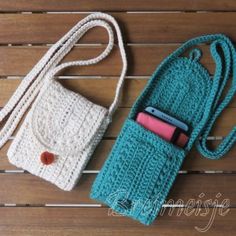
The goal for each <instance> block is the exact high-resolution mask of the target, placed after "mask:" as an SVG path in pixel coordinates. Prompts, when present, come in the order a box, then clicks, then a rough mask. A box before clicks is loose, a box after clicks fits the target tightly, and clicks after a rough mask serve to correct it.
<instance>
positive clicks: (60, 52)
mask: <svg viewBox="0 0 236 236" xmlns="http://www.w3.org/2000/svg"><path fill="white" fill-rule="evenodd" d="M109 23H112V24H113V26H114V28H115V30H116V33H117V38H118V45H119V48H120V52H121V57H122V61H123V69H122V72H121V76H120V79H119V81H118V84H117V88H116V93H115V98H114V101H113V103H112V104H111V106H110V108H109V109H106V108H104V107H102V106H99V105H96V104H94V103H92V102H90V101H89V100H87V99H86V98H84V97H83V96H81V95H79V94H76V93H74V92H72V91H69V90H67V89H66V88H64V87H63V86H62V85H61V84H60V83H59V82H57V81H56V80H55V79H54V76H55V75H56V74H57V73H58V72H59V71H61V70H62V69H64V68H67V67H70V66H77V65H79V66H81V65H91V64H95V63H98V62H99V61H101V60H102V59H104V58H105V57H106V56H107V55H108V54H109V53H110V52H111V50H112V48H113V44H114V36H113V31H112V28H111V26H110V25H109ZM96 26H101V27H104V28H105V29H106V30H107V31H108V35H109V43H108V45H107V47H106V49H105V50H104V51H103V52H102V53H101V54H100V55H99V56H97V57H96V58H93V59H89V60H79V61H72V62H66V63H62V64H60V65H58V66H57V64H58V63H59V62H60V61H61V60H62V59H63V58H64V56H65V55H66V54H67V53H68V52H69V51H70V50H71V49H72V48H73V46H74V44H75V43H76V42H77V41H78V40H79V39H80V38H81V37H82V36H83V35H84V34H85V33H86V32H87V31H88V30H89V29H91V28H93V27H96ZM126 70H127V61H126V54H125V50H124V46H123V40H122V36H121V32H120V29H119V26H118V24H117V22H116V21H115V19H114V18H113V17H111V16H109V15H107V14H104V13H94V14H91V15H89V16H87V17H86V18H84V19H83V20H81V21H80V22H79V23H78V24H77V25H75V26H74V27H73V28H72V29H71V30H70V31H69V32H68V33H67V34H66V35H65V36H63V37H62V38H61V39H60V40H59V41H58V42H57V43H56V44H54V45H53V46H52V47H51V48H50V49H49V50H48V52H47V53H46V54H45V55H44V57H43V58H42V59H41V60H40V61H39V62H38V63H37V64H36V66H35V67H34V68H33V69H32V70H31V72H30V73H29V74H28V75H27V76H26V77H25V78H24V79H23V81H22V82H21V84H20V85H19V87H18V89H17V90H16V91H15V93H14V94H13V96H12V97H11V99H10V100H9V102H8V103H7V104H6V106H5V107H4V108H3V109H2V110H1V112H0V121H2V120H3V119H4V118H5V117H6V116H7V115H8V114H9V113H10V112H11V114H10V116H9V118H8V120H7V122H6V124H5V126H4V127H3V129H2V130H1V132H0V147H1V146H3V145H4V144H5V143H6V141H7V140H8V139H9V137H10V136H11V135H12V133H13V131H14V130H15V128H16V126H17V125H18V123H19V121H20V120H21V118H22V116H23V115H24V113H25V112H26V110H27V108H28V107H29V106H30V104H31V103H32V102H33V100H34V99H35V98H36V97H37V98H36V100H35V102H34V103H33V106H32V108H31V110H30V111H29V113H28V114H27V116H26V119H25V120H24V123H23V125H22V126H21V128H20V130H19V132H18V133H17V135H16V137H15V139H14V141H13V143H12V145H11V146H10V148H9V150H8V158H9V161H10V162H11V163H12V164H14V165H16V166H17V167H20V168H23V169H25V170H27V171H29V172H30V173H32V174H34V175H37V176H40V177H41V178H43V179H45V180H48V181H50V182H51V183H53V184H55V185H57V186H58V187H59V188H61V189H63V190H68V191H69V190H71V189H72V188H73V187H74V185H75V184H76V183H77V181H78V179H79V177H80V175H81V173H82V171H83V169H84V168H85V166H86V164H87V162H88V160H89V158H90V156H91V155H92V153H93V151H94V149H95V147H96V146H97V144H98V143H99V141H100V140H101V138H102V136H103V134H104V132H105V130H106V128H107V126H108V124H109V123H110V122H111V117H112V115H113V113H114V111H115V110H116V108H117V106H118V101H119V97H120V93H121V88H122V85H123V81H124V77H125V73H126ZM37 95H38V96H37ZM45 151H48V152H51V153H53V154H54V155H55V157H56V158H55V160H54V162H53V163H52V164H50V165H45V164H43V163H42V162H41V160H40V155H41V153H43V152H45Z"/></svg>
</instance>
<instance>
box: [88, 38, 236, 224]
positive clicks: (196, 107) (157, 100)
mask: <svg viewBox="0 0 236 236" xmlns="http://www.w3.org/2000/svg"><path fill="white" fill-rule="evenodd" d="M206 42H211V54H212V57H213V59H214V61H215V63H216V70H215V74H214V78H213V79H212V78H210V75H209V73H208V71H207V70H206V69H205V68H204V67H203V66H202V65H201V64H200V63H199V62H198V60H199V58H200V55H201V53H200V50H199V49H198V48H194V49H193V50H192V51H191V52H190V56H189V58H188V57H185V56H182V55H183V53H184V52H185V51H186V50H187V49H189V48H190V47H192V46H195V45H197V44H200V43H206ZM223 67H225V68H223ZM235 70H236V51H235V49H234V46H233V45H232V43H231V41H230V40H229V39H228V38H226V37H225V36H223V35H207V36H202V37H198V38H194V39H192V40H190V41H188V42H186V43H184V44H183V45H182V46H181V47H180V48H178V49H177V50H176V51H174V52H173V53H172V54H171V55H170V56H168V57H167V58H166V59H165V60H164V61H163V62H162V63H161V64H160V66H159V67H158V68H157V69H156V71H155V72H154V74H153V75H152V77H151V79H150V80H149V82H148V84H147V86H146V87H145V89H144V91H143V92H142V93H141V95H140V96H139V98H138V99H137V101H136V102H135V104H134V105H133V107H132V109H131V112H130V114H129V116H128V118H127V119H126V121H125V123H124V125H123V128H122V130H121V132H120V134H119V136H118V138H117V141H116V143H115V145H114V146H113V148H112V151H111V153H110V155H109V158H108V159H107V160H106V162H105V164H104V166H103V168H102V170H101V171H100V173H99V174H98V176H97V178H96V180H95V182H94V184H93V186H92V190H91V198H93V199H97V200H99V201H101V202H104V203H105V204H107V205H109V206H110V207H111V208H112V209H114V210H115V211H117V212H119V213H121V214H123V215H126V216H129V217H131V218H133V219H135V220H138V221H140V222H141V223H143V224H147V225H148V224H150V223H152V221H153V220H154V219H155V218H156V216H157V215H158V212H159V211H160V209H161V207H162V204H163V203H164V201H165V198H166V197H167V194H168V192H169V190H170V188H171V186H172V184H173V182H174V180H175V178H176V175H177V174H178V171H179V169H180V167H181V164H182V162H183V160H184V157H185V156H186V154H187V153H188V152H189V150H190V149H191V148H192V146H193V144H194V142H195V140H196V139H197V138H198V137H199V136H200V135H201V136H202V137H201V139H200V140H198V141H197V143H196V144H197V148H198V150H199V151H200V153H201V154H202V155H204V156H206V157H208V158H212V159H217V158H220V157H221V156H223V155H224V154H225V153H226V152H227V151H229V149H230V148H231V147H232V146H233V145H234V143H235V141H236V126H235V127H234V129H233V130H232V131H231V132H230V134H229V135H228V136H227V137H226V138H224V139H223V141H222V143H221V144H220V145H219V146H218V148H217V149H216V150H209V149H208V148H207V145H206V142H207V136H208V135H209V133H210V131H211V128H212V126H213V124H214V122H215V120H216V118H217V117H218V116H219V114H220V113H221V112H222V110H223V109H224V108H225V106H227V104H228V103H229V102H230V100H231V99H232V98H233V96H234V94H235V91H236V71H235ZM230 75H231V76H232V78H233V81H232V84H231V87H230V89H229V91H228V94H227V96H225V98H224V99H223V100H221V101H220V98H221V95H222V91H223V89H224V87H225V84H226V82H227V80H228V79H229V78H230ZM147 106H152V107H156V108H158V109H160V110H162V111H164V112H166V113H167V114H169V115H172V116H173V117H176V118H178V119H179V120H182V121H183V122H185V123H187V124H188V125H189V127H190V130H191V132H190V137H189V142H188V143H187V145H186V147H185V148H184V149H181V148H179V147H177V146H175V145H173V144H172V143H169V142H167V141H165V140H163V139H162V138H160V137H158V136H157V135H155V134H154V133H152V132H151V131H149V130H147V129H145V128H143V127H142V126H140V125H139V124H138V123H137V122H135V119H136V117H137V114H138V113H139V112H141V111H143V110H144V109H145V108H146V107H147Z"/></svg>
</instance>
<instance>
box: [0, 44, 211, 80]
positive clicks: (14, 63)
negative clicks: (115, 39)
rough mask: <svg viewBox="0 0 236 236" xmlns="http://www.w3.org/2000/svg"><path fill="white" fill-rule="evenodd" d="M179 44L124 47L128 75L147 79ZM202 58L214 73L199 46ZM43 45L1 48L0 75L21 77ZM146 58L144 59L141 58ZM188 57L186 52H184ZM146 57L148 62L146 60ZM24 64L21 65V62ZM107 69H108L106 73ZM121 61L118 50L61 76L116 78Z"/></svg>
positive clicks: (84, 55) (83, 52) (80, 51)
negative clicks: (94, 62)
mask: <svg viewBox="0 0 236 236" xmlns="http://www.w3.org/2000/svg"><path fill="white" fill-rule="evenodd" d="M179 46H180V45H179V44H177V45H143V46H141V45H139V46H138V45H132V46H126V52H127V60H128V62H129V65H128V71H127V75H128V76H150V75H151V74H152V73H153V72H154V70H155V69H156V67H157V66H158V65H159V64H160V62H161V61H162V60H163V59H164V58H165V57H167V56H168V55H169V54H170V53H171V52H173V51H174V50H175V49H177V47H179ZM199 48H200V49H201V50H202V53H203V57H202V60H201V63H202V64H203V65H204V67H206V68H207V69H208V70H209V73H211V74H213V73H214V70H215V64H214V62H213V60H212V57H211V55H210V53H209V47H208V46H200V47H199ZM48 49H49V47H46V46H32V47H26V46H21V47H20V46H13V47H4V46H2V47H0V55H1V56H2V60H1V61H0V76H23V75H26V74H27V73H28V72H29V71H30V70H31V69H32V68H33V66H34V65H35V64H36V63H37V62H38V61H39V60H40V58H41V57H42V56H43V55H44V53H46V51H47V50H48ZM104 49H105V47H104V46H83V47H75V48H74V49H73V50H72V51H71V53H69V54H68V56H67V57H66V58H65V60H64V61H74V60H80V59H82V60H84V59H88V58H93V57H95V56H97V55H99V54H100V53H101V52H102V51H103V50H104ZM144 55H145V56H144ZM186 56H188V53H186ZM147 58H148V60H147ZM22 62H24V63H22ZM108 68H109V70H108ZM121 68H122V64H121V58H120V54H119V50H118V48H117V47H115V48H114V50H113V52H112V53H111V55H110V56H109V57H108V58H107V59H105V60H103V61H101V62H100V63H98V64H96V65H92V66H82V67H72V68H70V69H67V70H65V71H63V72H62V73H63V75H80V76H81V75H86V76H91V75H96V76H119V75H120V73H121Z"/></svg>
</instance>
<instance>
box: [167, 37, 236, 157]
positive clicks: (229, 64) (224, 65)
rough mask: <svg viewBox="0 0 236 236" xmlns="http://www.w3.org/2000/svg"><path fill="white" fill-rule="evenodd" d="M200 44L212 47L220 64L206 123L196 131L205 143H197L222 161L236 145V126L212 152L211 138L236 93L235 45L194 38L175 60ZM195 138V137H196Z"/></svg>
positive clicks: (203, 151) (206, 153)
mask: <svg viewBox="0 0 236 236" xmlns="http://www.w3.org/2000/svg"><path fill="white" fill-rule="evenodd" d="M200 43H211V46H210V50H211V55H212V57H213V60H214V62H215V64H216V68H215V73H214V77H213V84H212V89H211V92H210V96H209V98H208V101H207V104H206V109H205V112H204V115H203V117H202V120H201V121H200V123H199V125H198V129H195V130H194V132H196V135H195V136H198V135H200V136H201V139H200V140H199V139H198V141H197V143H196V145H197V149H198V150H199V152H200V153H201V154H202V155H203V156H205V157H207V158H210V159H219V158H221V157H222V156H223V155H225V154H226V153H227V152H228V151H229V150H230V148H231V147H232V146H233V145H234V144H235V142H236V126H234V127H233V129H232V130H231V132H230V133H229V134H228V135H227V136H226V137H225V138H224V139H223V141H222V142H221V143H220V144H219V145H218V147H217V148H216V149H215V150H210V149H209V148H208V147H207V137H208V135H209V134H210V132H211V129H212V127H213V125H214V123H215V121H216V119H217V117H218V116H219V115H220V114H221V112H222V111H223V110H224V108H225V107H226V106H227V105H228V104H229V103H230V101H231V100H232V99H233V97H234V95H235V92H236V51H235V48H234V45H233V44H232V42H231V41H230V40H229V39H228V38H227V37H226V36H224V35H221V34H216V35H206V36H202V37H198V38H194V39H192V40H190V41H188V42H186V43H185V44H183V45H182V46H181V47H180V48H179V49H177V50H176V51H175V52H174V53H173V54H172V55H171V57H173V56H174V57H175V56H178V55H180V54H182V53H183V52H184V51H185V50H186V49H188V48H189V47H192V46H194V45H196V44H200ZM231 78H232V82H231V84H230V87H229V90H228V91H227V93H226V95H225V96H224V98H223V99H221V98H222V92H223V90H224V88H225V86H226V83H227V82H228V81H229V80H230V79H231ZM192 135H193V136H194V134H192Z"/></svg>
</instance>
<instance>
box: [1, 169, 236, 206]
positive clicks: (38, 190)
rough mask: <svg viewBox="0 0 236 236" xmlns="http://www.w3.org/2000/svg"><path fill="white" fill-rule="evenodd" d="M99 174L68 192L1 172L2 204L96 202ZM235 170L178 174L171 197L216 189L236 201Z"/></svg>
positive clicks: (32, 178)
mask: <svg viewBox="0 0 236 236" xmlns="http://www.w3.org/2000/svg"><path fill="white" fill-rule="evenodd" d="M95 177H96V174H84V175H83V176H82V178H81V179H80V181H79V184H78V185H77V186H76V187H75V188H74V190H73V191H71V192H65V191H62V190H60V189H58V188H57V187H56V186H54V185H52V184H51V183H48V182H46V181H44V180H41V179H40V178H38V177H36V176H33V175H31V174H9V173H7V174H6V173H1V174H0V189H1V192H0V204H4V203H15V204H50V203H57V204H82V203H95V202H96V201H94V200H91V199H90V198H89V193H90V189H91V186H92V183H93V181H94V179H95ZM235 180H236V175H235V174H179V176H178V177H177V179H176V182H175V184H174V186H173V188H172V189H171V192H170V194H169V196H168V199H173V200H174V201H177V200H178V199H182V200H183V201H184V202H187V201H188V200H189V199H190V198H193V199H196V200H197V199H199V195H200V194H201V193H204V194H205V197H204V198H203V199H209V198H210V199H215V198H216V195H217V193H221V195H222V198H229V199H230V204H231V206H235V205H236V181H235ZM29 190H30V191H29Z"/></svg>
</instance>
